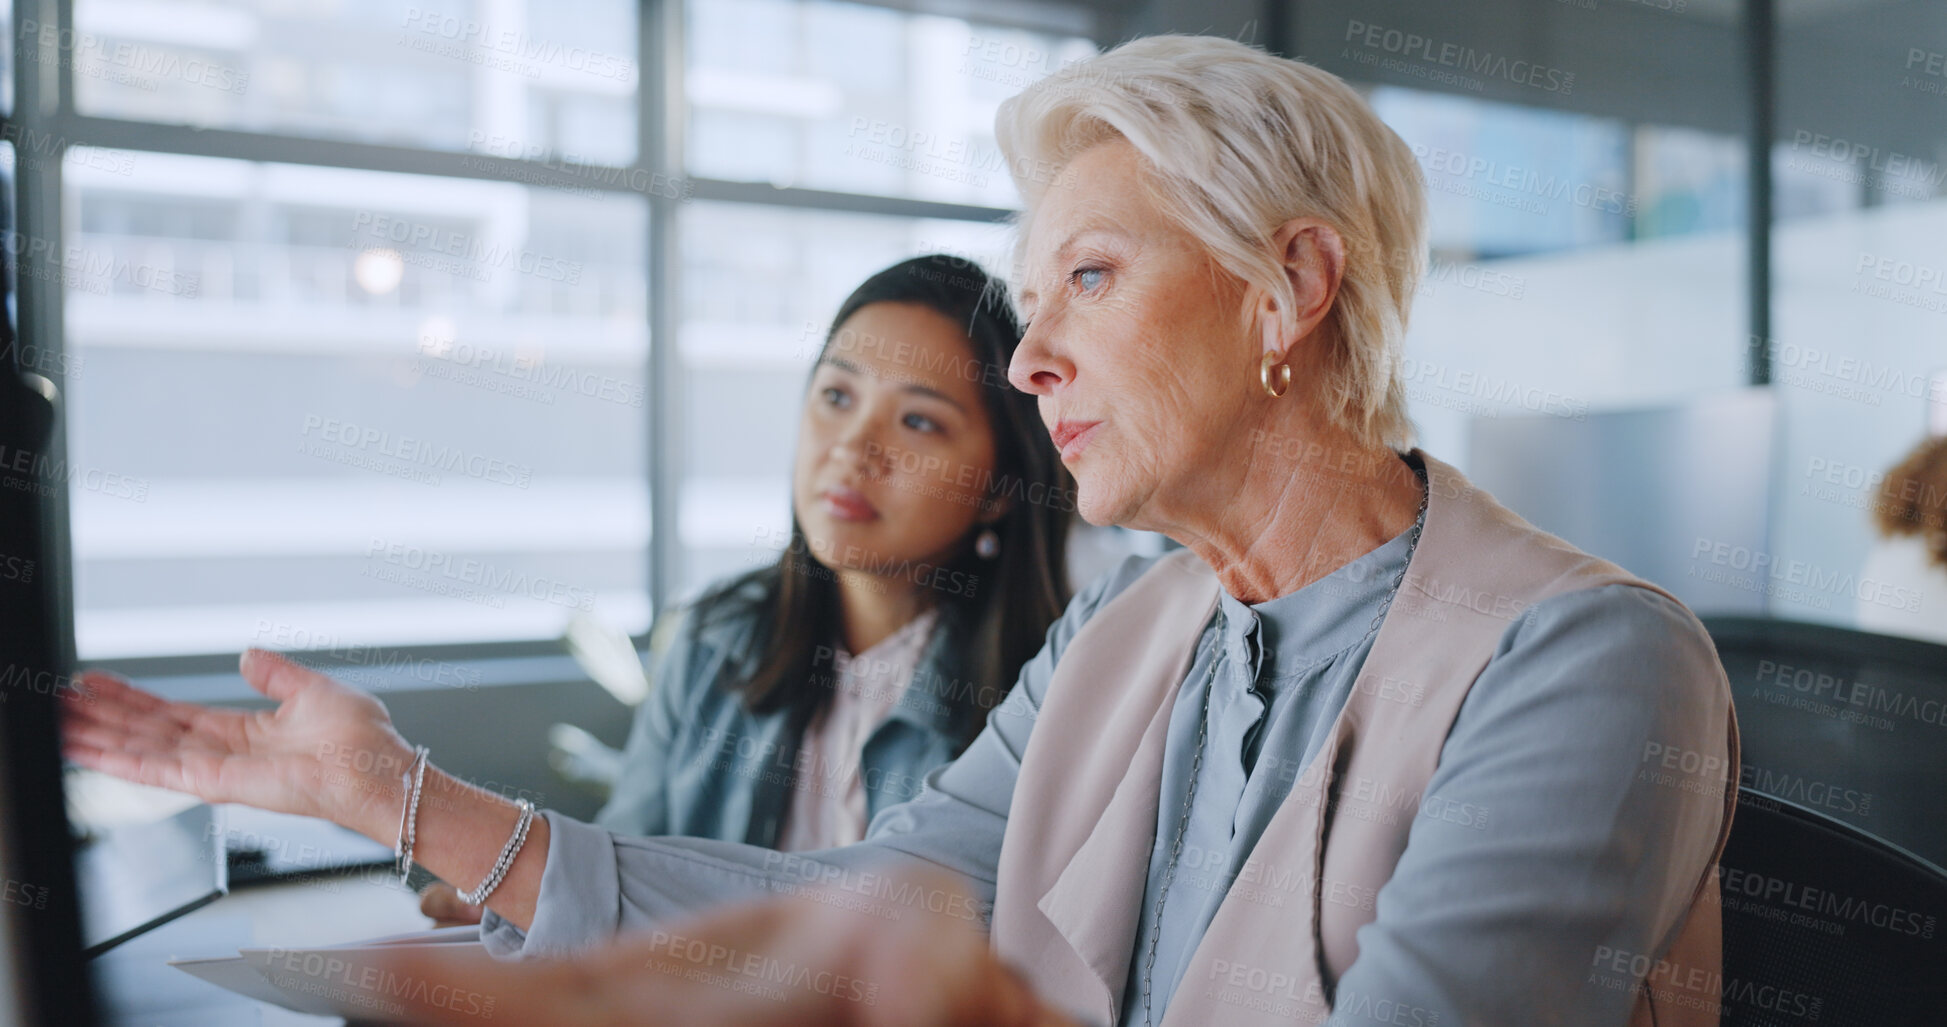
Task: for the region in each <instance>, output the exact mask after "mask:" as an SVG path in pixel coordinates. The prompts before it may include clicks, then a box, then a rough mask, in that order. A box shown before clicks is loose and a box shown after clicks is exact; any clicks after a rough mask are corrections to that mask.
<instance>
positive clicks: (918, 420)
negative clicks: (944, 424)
mask: <svg viewBox="0 0 1947 1027" xmlns="http://www.w3.org/2000/svg"><path fill="white" fill-rule="evenodd" d="M903 420H904V422H905V425H906V427H908V428H911V429H912V430H914V431H923V432H937V431H939V430H940V422H938V421H935V420H933V419H932V418H930V417H928V416H926V415H925V414H907V415H906V416H905V418H904V419H903Z"/></svg>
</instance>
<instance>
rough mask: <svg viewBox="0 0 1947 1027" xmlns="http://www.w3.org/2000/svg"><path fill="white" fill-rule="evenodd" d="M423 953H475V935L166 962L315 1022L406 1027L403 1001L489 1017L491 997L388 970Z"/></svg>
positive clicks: (425, 935)
mask: <svg viewBox="0 0 1947 1027" xmlns="http://www.w3.org/2000/svg"><path fill="white" fill-rule="evenodd" d="M428 946H440V947H442V948H446V947H451V948H454V949H459V948H479V947H480V929H479V928H478V927H446V928H441V929H439V930H435V931H418V932H414V933H412V934H400V935H394V936H391V937H387V938H374V939H372V940H370V941H362V942H353V943H352V944H349V945H332V946H327V947H324V948H308V949H304V948H248V949H241V950H239V951H238V952H237V954H236V955H234V956H218V957H214V958H206V959H172V960H170V961H169V965H170V966H173V967H175V968H176V969H178V970H181V971H183V972H184V973H187V974H190V975H192V976H195V977H198V978H201V979H203V980H205V981H208V982H210V983H211V984H214V985H216V986H217V987H219V988H224V989H227V990H229V991H233V992H236V993H237V994H239V995H243V996H245V997H247V998H253V999H257V1000H258V1001H261V1002H269V1003H271V1004H272V1005H276V1006H281V1007H283V1008H285V1009H289V1010H291V1011H292V1012H297V1013H308V1014H310V1015H313V1016H341V1017H344V1018H345V1019H347V1020H352V1021H365V1022H377V1023H398V1022H405V1020H406V1010H407V1008H408V1005H407V1003H408V1001H409V1000H410V1001H413V1002H416V1003H419V1004H432V1005H438V1006H445V1007H447V1008H449V1009H455V1010H459V1011H461V1012H467V1013H472V1014H474V1015H477V1016H480V1017H482V1018H486V1017H490V1016H492V1015H493V997H492V996H491V995H485V994H482V993H480V992H474V991H468V990H467V989H464V988H454V987H453V986H451V985H449V984H446V983H444V982H441V981H436V980H426V979H423V978H416V977H408V976H406V975H403V974H399V973H397V972H395V971H393V970H391V969H389V968H388V966H387V957H388V956H394V955H397V954H398V952H399V951H400V950H401V949H405V948H423V947H428Z"/></svg>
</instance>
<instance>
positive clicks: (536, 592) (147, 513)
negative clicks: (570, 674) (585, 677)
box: [64, 151, 648, 657]
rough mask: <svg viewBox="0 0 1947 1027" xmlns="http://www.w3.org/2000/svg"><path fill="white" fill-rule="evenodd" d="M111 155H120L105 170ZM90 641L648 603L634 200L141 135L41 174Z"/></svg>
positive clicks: (532, 629)
mask: <svg viewBox="0 0 1947 1027" xmlns="http://www.w3.org/2000/svg"><path fill="white" fill-rule="evenodd" d="M124 165H126V166H124ZM67 184H68V194H67V207H68V209H69V211H70V212H71V214H72V219H71V222H70V224H71V228H70V235H69V237H70V240H71V245H72V246H73V247H74V248H75V249H76V250H77V251H78V252H79V254H80V255H81V256H80V259H78V260H73V261H69V262H68V263H69V264H70V265H71V266H72V270H71V273H70V274H69V275H68V276H67V278H66V280H65V282H64V285H65V287H66V316H67V352H68V355H69V356H70V358H71V359H72V360H75V361H79V362H80V363H81V366H82V367H83V369H84V370H83V373H80V374H76V375H74V376H72V379H71V383H70V388H69V420H68V436H69V444H70V452H71V454H72V456H73V459H74V461H75V463H76V464H78V465H79V466H82V467H85V468H90V469H94V468H100V469H103V470H104V471H105V472H112V473H113V474H114V475H115V476H116V477H117V478H118V479H124V480H125V481H126V483H127V484H126V487H107V486H104V487H100V488H90V487H88V485H89V483H90V482H91V481H92V480H93V479H92V476H91V475H84V476H82V477H80V478H78V479H77V480H76V481H77V485H78V486H79V487H76V488H74V489H73V491H72V501H71V520H72V524H73V529H74V530H73V535H74V561H75V567H76V579H75V603H76V607H77V617H76V640H77V644H78V646H79V649H80V651H81V652H82V654H84V655H86V656H92V657H99V656H120V655H130V654H146V655H153V654H160V653H192V652H211V651H221V650H224V649H228V648H235V647H237V646H239V645H240V644H263V645H293V644H295V645H299V646H305V645H316V644H320V643H322V644H325V645H330V644H332V643H333V642H341V643H342V642H348V641H349V640H357V641H359V642H363V643H386V644H397V643H404V642H425V641H461V640H465V641H481V640H491V639H508V638H522V637H544V636H547V635H550V634H553V633H555V632H558V631H559V630H560V628H561V625H562V622H563V620H564V618H565V616H567V615H569V614H572V613H573V612H575V611H578V610H589V611H594V610H597V609H599V610H600V611H601V613H602V614H603V615H604V616H607V617H609V618H612V619H615V620H617V621H619V622H621V623H624V624H627V625H629V626H631V627H633V628H638V629H639V628H640V627H641V626H642V625H643V624H644V622H645V618H646V616H647V600H646V592H645V590H644V574H645V564H644V558H643V557H644V545H645V540H646V539H647V537H648V514H647V502H648V498H647V494H646V489H645V487H644V473H645V467H646V454H645V452H644V432H643V430H642V426H643V422H644V411H645V409H646V397H645V382H644V379H643V365H644V362H645V360H646V355H647V341H648V340H647V331H646V329H645V319H644V315H645V308H644V290H645V277H644V274H643V250H644V247H645V245H646V241H647V228H648V226H647V221H646V218H645V216H644V215H645V212H644V208H643V205H642V204H641V202H640V198H639V197H633V196H606V195H598V196H577V195H571V194H568V193H565V192H563V191H560V190H553V189H539V188H533V187H529V186H523V185H519V184H515V183H510V182H489V181H469V180H460V181H454V180H447V179H439V178H433V177H430V176H419V175H399V174H390V173H385V172H374V171H348V170H344V169H339V168H317V167H303V166H297V165H289V164H258V163H247V162H243V161H235V160H221V159H213V158H206V157H185V156H176V155H166V154H158V153H149V152H126V153H119V154H113V155H110V154H105V153H97V152H95V151H78V152H77V158H76V160H75V161H73V162H72V165H71V169H70V171H69V173H68V175H67Z"/></svg>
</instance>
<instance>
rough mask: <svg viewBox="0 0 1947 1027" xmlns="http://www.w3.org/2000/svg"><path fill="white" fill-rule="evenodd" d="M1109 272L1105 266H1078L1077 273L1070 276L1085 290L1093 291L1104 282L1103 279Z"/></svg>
mask: <svg viewBox="0 0 1947 1027" xmlns="http://www.w3.org/2000/svg"><path fill="white" fill-rule="evenodd" d="M1108 273H1109V272H1108V271H1107V270H1106V269H1104V268H1099V267H1078V268H1076V269H1075V273H1074V274H1072V275H1069V276H1068V277H1069V278H1070V279H1072V280H1074V282H1075V284H1076V285H1079V286H1081V287H1082V291H1083V292H1093V291H1095V287H1096V286H1098V285H1101V284H1102V279H1103V278H1105V277H1107V276H1108Z"/></svg>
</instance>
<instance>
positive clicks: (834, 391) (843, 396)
mask: <svg viewBox="0 0 1947 1027" xmlns="http://www.w3.org/2000/svg"><path fill="white" fill-rule="evenodd" d="M820 395H822V396H824V397H825V402H826V403H828V404H830V405H832V406H835V407H842V406H845V405H847V404H849V403H851V402H852V396H851V394H850V393H848V392H846V391H845V390H844V389H841V388H839V387H838V386H836V385H827V386H825V388H824V390H823V391H822V392H821V393H820Z"/></svg>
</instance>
